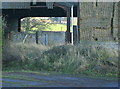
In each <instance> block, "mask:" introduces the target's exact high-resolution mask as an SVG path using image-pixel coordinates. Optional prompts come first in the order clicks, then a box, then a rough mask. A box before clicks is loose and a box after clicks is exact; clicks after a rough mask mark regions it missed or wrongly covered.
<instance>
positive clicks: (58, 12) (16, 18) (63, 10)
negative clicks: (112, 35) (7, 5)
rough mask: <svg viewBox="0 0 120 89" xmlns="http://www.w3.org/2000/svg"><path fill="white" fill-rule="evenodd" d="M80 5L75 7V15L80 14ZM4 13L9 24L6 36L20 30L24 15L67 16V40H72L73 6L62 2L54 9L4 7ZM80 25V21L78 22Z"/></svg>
mask: <svg viewBox="0 0 120 89" xmlns="http://www.w3.org/2000/svg"><path fill="white" fill-rule="evenodd" d="M77 11H78V6H75V7H74V8H73V16H74V17H79V16H78V13H77ZM2 15H3V16H4V17H5V20H6V23H7V26H6V29H5V37H7V36H8V34H9V33H10V32H11V31H19V32H20V26H21V25H20V23H21V21H20V19H22V18H24V17H67V31H66V42H68V43H69V42H70V17H71V7H67V6H64V5H60V4H55V5H54V7H53V9H48V8H47V7H46V6H39V5H38V6H31V7H30V8H29V9H2ZM78 26H79V22H78Z"/></svg>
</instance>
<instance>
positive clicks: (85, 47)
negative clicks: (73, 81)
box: [3, 42, 118, 74]
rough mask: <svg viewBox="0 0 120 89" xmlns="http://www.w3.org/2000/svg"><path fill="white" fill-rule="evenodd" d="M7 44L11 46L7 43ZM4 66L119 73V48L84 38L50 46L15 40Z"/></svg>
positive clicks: (36, 69)
mask: <svg viewBox="0 0 120 89" xmlns="http://www.w3.org/2000/svg"><path fill="white" fill-rule="evenodd" d="M6 48H7V47H6ZM4 58H5V59H4V63H3V66H4V67H3V69H4V70H7V69H11V70H34V71H56V72H64V73H73V74H80V73H84V74H90V73H91V74H96V73H100V74H109V73H112V74H117V72H118V70H117V69H118V50H116V49H113V48H106V47H105V46H104V45H100V44H97V43H96V44H91V43H89V44H88V43H86V42H82V43H81V44H79V45H76V46H73V45H62V46H56V47H53V48H46V47H45V46H42V45H35V44H22V43H17V44H13V43H12V44H11V45H10V46H9V48H8V49H7V50H6V53H5V55H4Z"/></svg>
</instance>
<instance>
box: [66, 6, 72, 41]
mask: <svg viewBox="0 0 120 89" xmlns="http://www.w3.org/2000/svg"><path fill="white" fill-rule="evenodd" d="M70 14H71V9H70V8H69V7H68V8H67V31H66V39H65V41H66V43H70V41H71V39H70Z"/></svg>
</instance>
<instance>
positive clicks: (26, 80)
mask: <svg viewBox="0 0 120 89" xmlns="http://www.w3.org/2000/svg"><path fill="white" fill-rule="evenodd" d="M2 87H118V80H113V79H111V78H91V77H87V76H86V77H85V76H84V77H83V76H79V75H70V74H69V75H68V74H65V75H63V74H62V75H61V74H49V75H48V74H36V73H19V72H16V73H13V72H12V73H3V78H2Z"/></svg>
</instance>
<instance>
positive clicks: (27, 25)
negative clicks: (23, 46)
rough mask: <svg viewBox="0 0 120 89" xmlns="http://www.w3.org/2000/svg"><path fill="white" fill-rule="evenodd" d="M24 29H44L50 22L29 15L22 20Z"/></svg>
mask: <svg viewBox="0 0 120 89" xmlns="http://www.w3.org/2000/svg"><path fill="white" fill-rule="evenodd" d="M21 27H22V30H24V31H26V32H28V31H32V30H36V31H42V30H44V29H46V28H49V24H48V23H47V22H45V20H43V19H41V18H38V17H27V18H23V19H22V20H21Z"/></svg>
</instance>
